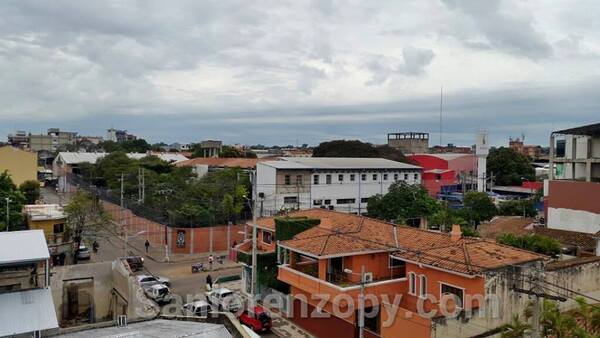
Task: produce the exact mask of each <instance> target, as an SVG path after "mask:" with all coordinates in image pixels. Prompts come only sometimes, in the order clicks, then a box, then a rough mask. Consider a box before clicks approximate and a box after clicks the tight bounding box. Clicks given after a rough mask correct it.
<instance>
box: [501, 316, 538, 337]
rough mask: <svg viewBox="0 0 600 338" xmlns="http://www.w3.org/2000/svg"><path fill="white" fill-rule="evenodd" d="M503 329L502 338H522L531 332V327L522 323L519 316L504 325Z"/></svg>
mask: <svg viewBox="0 0 600 338" xmlns="http://www.w3.org/2000/svg"><path fill="white" fill-rule="evenodd" d="M501 329H502V333H501V335H500V337H502V338H522V337H524V336H525V334H527V333H529V332H530V331H531V325H529V324H527V323H525V322H523V321H521V319H519V315H518V314H516V315H514V316H513V318H512V320H511V321H510V323H509V324H504V325H502V326H501Z"/></svg>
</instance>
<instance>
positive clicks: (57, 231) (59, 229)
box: [54, 223, 65, 234]
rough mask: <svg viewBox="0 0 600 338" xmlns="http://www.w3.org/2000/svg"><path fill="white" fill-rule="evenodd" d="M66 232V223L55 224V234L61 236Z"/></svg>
mask: <svg viewBox="0 0 600 338" xmlns="http://www.w3.org/2000/svg"><path fill="white" fill-rule="evenodd" d="M64 231H65V224H64V223H59V224H54V233H55V234H61V233H63V232H64Z"/></svg>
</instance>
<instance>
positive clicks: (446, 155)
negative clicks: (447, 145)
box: [407, 153, 475, 161]
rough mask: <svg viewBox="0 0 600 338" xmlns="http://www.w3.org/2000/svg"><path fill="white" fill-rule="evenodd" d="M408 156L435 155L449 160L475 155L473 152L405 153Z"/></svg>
mask: <svg viewBox="0 0 600 338" xmlns="http://www.w3.org/2000/svg"><path fill="white" fill-rule="evenodd" d="M407 156H408V157H409V158H410V157H412V156H431V157H437V158H439V159H442V160H446V161H451V160H455V159H457V158H461V157H473V158H474V157H475V155H473V154H459V153H439V154H429V153H427V154H410V155H407Z"/></svg>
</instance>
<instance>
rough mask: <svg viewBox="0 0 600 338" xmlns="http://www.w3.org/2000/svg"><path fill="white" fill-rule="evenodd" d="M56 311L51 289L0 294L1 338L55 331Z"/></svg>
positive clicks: (56, 325)
mask: <svg viewBox="0 0 600 338" xmlns="http://www.w3.org/2000/svg"><path fill="white" fill-rule="evenodd" d="M57 327H58V321H57V320H56V311H55V310H54V302H53V300H52V293H51V292H50V289H48V288H45V289H32V290H26V291H17V292H9V293H2V294H0V336H2V337H4V336H11V335H17V334H22V333H28V332H34V331H42V330H49V329H55V328H57Z"/></svg>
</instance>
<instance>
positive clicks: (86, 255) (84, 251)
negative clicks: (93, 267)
mask: <svg viewBox="0 0 600 338" xmlns="http://www.w3.org/2000/svg"><path fill="white" fill-rule="evenodd" d="M90 257H91V254H90V249H88V248H87V247H86V246H85V245H84V244H81V245H79V250H77V259H78V260H86V259H90Z"/></svg>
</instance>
